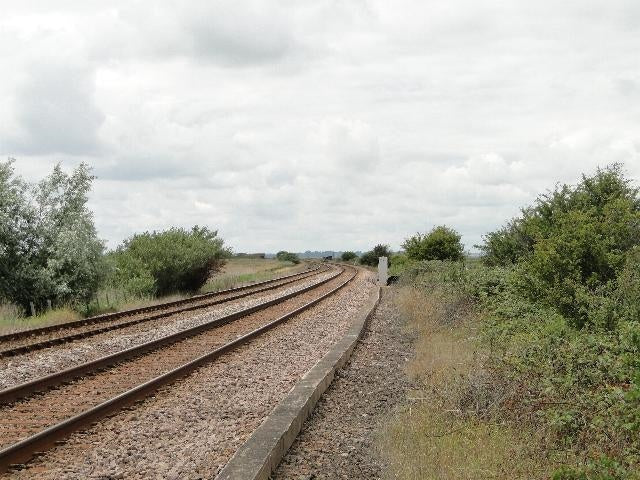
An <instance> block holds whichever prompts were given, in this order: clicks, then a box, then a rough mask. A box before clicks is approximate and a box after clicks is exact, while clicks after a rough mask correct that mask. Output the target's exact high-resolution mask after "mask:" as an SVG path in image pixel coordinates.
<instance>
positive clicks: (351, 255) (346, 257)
mask: <svg viewBox="0 0 640 480" xmlns="http://www.w3.org/2000/svg"><path fill="white" fill-rule="evenodd" d="M340 258H341V259H342V261H343V262H351V261H352V260H355V259H356V258H358V255H356V253H355V252H349V251H347V252H342V256H341V257H340Z"/></svg>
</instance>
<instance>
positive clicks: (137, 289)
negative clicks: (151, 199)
mask: <svg viewBox="0 0 640 480" xmlns="http://www.w3.org/2000/svg"><path fill="white" fill-rule="evenodd" d="M229 255H230V251H229V250H228V249H227V248H225V247H224V242H223V240H222V239H221V238H220V237H218V232H216V231H212V230H209V229H208V228H207V227H198V226H195V227H193V228H192V229H191V230H185V229H183V228H170V229H169V230H165V231H163V232H152V233H149V232H145V233H140V234H136V235H134V236H132V237H131V238H129V239H127V240H125V241H124V242H123V244H122V245H121V246H119V247H118V249H117V250H116V252H114V253H113V254H112V255H111V257H112V259H111V261H112V265H113V274H112V275H113V276H112V280H111V282H112V283H115V284H118V285H121V286H125V288H128V289H129V290H130V291H132V293H138V294H157V295H166V294H169V293H175V292H192V293H193V292H196V291H197V290H198V289H199V288H200V287H202V286H203V285H204V284H205V283H206V281H207V279H208V278H209V276H210V275H211V274H212V273H214V272H216V271H218V270H219V269H220V268H221V267H222V266H223V265H224V259H225V258H227V257H228V256H229Z"/></svg>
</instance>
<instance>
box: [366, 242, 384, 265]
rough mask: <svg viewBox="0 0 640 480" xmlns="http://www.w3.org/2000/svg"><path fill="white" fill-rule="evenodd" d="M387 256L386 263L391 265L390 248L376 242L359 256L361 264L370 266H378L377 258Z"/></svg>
mask: <svg viewBox="0 0 640 480" xmlns="http://www.w3.org/2000/svg"><path fill="white" fill-rule="evenodd" d="M379 257H387V258H388V262H389V263H388V265H391V249H390V248H389V245H383V244H381V243H380V244H378V245H376V246H375V247H373V249H372V250H369V251H368V252H366V253H363V254H362V256H361V257H360V263H361V264H362V265H368V266H370V267H377V266H378V258H379Z"/></svg>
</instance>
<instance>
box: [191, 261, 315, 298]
mask: <svg viewBox="0 0 640 480" xmlns="http://www.w3.org/2000/svg"><path fill="white" fill-rule="evenodd" d="M305 268H307V266H306V265H305V264H303V263H300V264H297V265H296V264H293V263H292V262H281V261H279V260H276V259H262V258H231V259H229V260H228V261H227V263H226V265H225V266H224V268H223V269H222V271H221V272H219V273H217V274H216V275H214V276H213V277H211V278H210V279H209V281H208V282H207V283H206V285H205V286H204V287H202V289H201V291H202V292H203V293H207V292H217V291H219V290H226V289H228V288H234V287H239V286H242V285H247V284H249V283H255V282H262V281H265V280H271V279H272V278H275V277H280V276H283V275H287V274H291V273H296V272H301V271H302V270H304V269H305Z"/></svg>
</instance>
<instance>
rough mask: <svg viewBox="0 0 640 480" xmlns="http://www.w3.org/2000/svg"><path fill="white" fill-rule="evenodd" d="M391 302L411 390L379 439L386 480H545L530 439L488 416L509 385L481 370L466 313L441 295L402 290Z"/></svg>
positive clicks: (462, 304)
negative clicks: (406, 342) (410, 345)
mask: <svg viewBox="0 0 640 480" xmlns="http://www.w3.org/2000/svg"><path fill="white" fill-rule="evenodd" d="M397 302H398V306H399V308H400V310H401V312H402V314H403V315H404V317H405V318H406V319H407V325H408V327H409V329H410V330H412V331H413V332H414V333H415V337H416V338H417V340H416V343H415V356H414V358H413V359H412V360H411V361H410V362H409V364H408V366H407V373H408V374H409V376H410V377H411V378H412V379H413V380H414V382H415V384H416V385H418V387H417V388H416V390H415V391H413V392H410V394H409V396H408V402H407V405H406V406H405V407H404V408H403V409H401V410H400V411H398V412H396V413H395V415H394V416H393V417H392V418H391V420H390V421H389V422H388V424H387V425H386V427H385V428H384V430H383V434H382V435H381V437H380V441H379V447H380V450H381V452H382V454H383V456H384V457H386V459H387V460H388V464H389V469H390V470H389V472H388V474H389V477H390V478H396V479H407V480H409V479H416V480H418V479H421V480H422V479H425V480H427V479H433V480H435V479H439V480H454V479H456V480H458V479H469V480H471V479H474V480H475V479H485V478H498V479H505V480H506V479H536V478H548V475H549V471H548V468H547V467H546V466H545V462H544V461H543V459H542V458H541V456H540V455H539V451H538V445H539V442H538V439H537V434H536V433H535V432H531V431H527V430H526V429H520V428H519V429H514V428H513V427H511V426H508V425H505V424H504V423H502V422H501V421H499V419H498V417H497V416H496V415H495V412H496V410H497V409H499V408H500V407H501V405H502V402H503V401H504V398H505V397H506V396H508V395H509V393H510V391H509V387H510V385H509V383H508V382H507V381H505V379H504V378H501V377H500V376H498V375H495V373H494V372H492V370H491V369H490V368H489V367H488V365H487V364H486V360H487V351H486V350H485V347H484V346H483V345H482V344H481V343H480V342H479V341H478V328H479V321H478V319H477V318H476V316H475V313H474V310H473V308H472V305H470V304H469V303H468V302H467V301H466V300H465V299H464V298H463V297H460V296H458V295H456V294H454V293H452V292H449V291H445V290H443V289H439V288H433V289H431V290H430V293H429V294H428V295H426V294H425V291H424V290H423V289H421V288H414V287H409V286H405V287H403V289H402V290H401V292H400V293H399V295H398V297H397Z"/></svg>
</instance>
